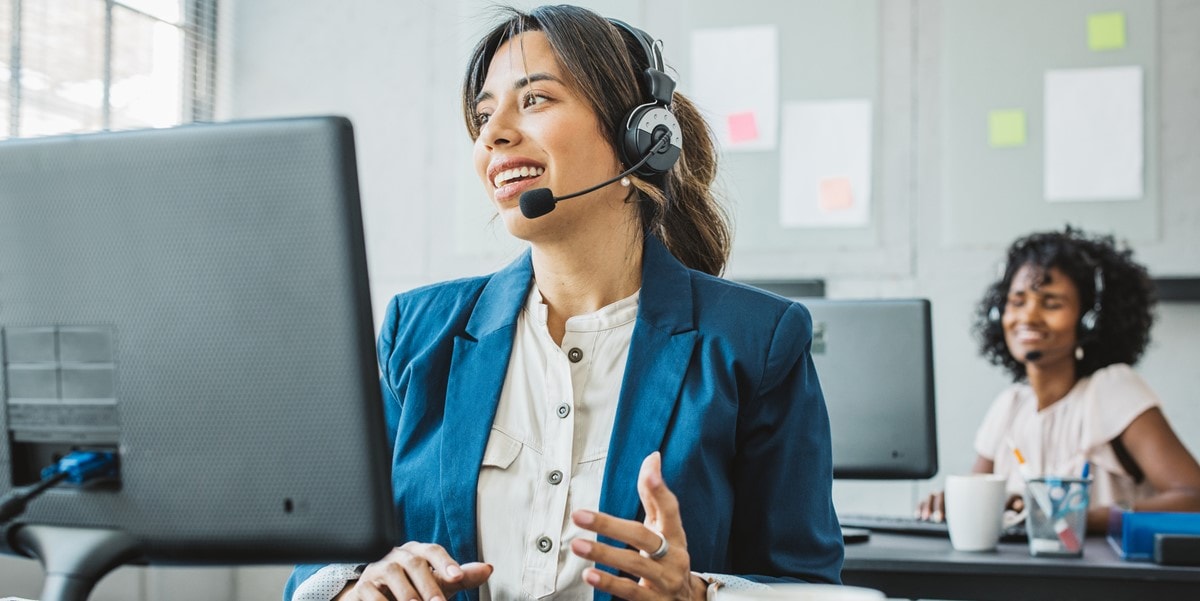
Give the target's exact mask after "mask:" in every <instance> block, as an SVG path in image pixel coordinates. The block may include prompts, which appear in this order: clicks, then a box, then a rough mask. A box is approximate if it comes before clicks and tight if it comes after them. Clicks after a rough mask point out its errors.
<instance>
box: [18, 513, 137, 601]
mask: <svg viewBox="0 0 1200 601" xmlns="http://www.w3.org/2000/svg"><path fill="white" fill-rule="evenodd" d="M12 530H13V531H12V532H10V537H11V538H10V541H11V542H12V543H13V544H12V547H13V548H14V549H16V550H19V551H20V552H21V553H24V554H26V555H29V556H30V557H34V558H36V559H37V560H38V561H39V562H41V564H42V569H43V570H45V572H46V580H45V583H44V584H43V585H42V596H41V601H86V599H87V597H88V595H89V594H90V593H91V592H92V588H94V587H95V586H96V583H97V582H99V581H100V579H101V578H103V577H104V575H105V574H108V573H109V572H110V571H112V570H113V569H115V568H117V567H118V566H120V565H122V564H124V563H126V562H128V561H130V560H133V559H136V558H138V557H139V556H141V554H142V551H141V545H140V543H138V541H137V540H136V539H134V538H133V537H132V536H129V535H128V534H125V533H124V532H120V531H118V530H103V529H99V528H71V527H65V526H42V525H38V524H14V525H13V528H12Z"/></svg>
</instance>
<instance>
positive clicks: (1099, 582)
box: [842, 532, 1200, 601]
mask: <svg viewBox="0 0 1200 601" xmlns="http://www.w3.org/2000/svg"><path fill="white" fill-rule="evenodd" d="M842 581H843V582H845V583H846V584H849V585H855V586H865V587H868V588H874V589H879V590H881V591H883V592H884V593H886V594H887V595H888V596H889V597H902V598H912V599H917V598H932V599H982V600H997V601H1001V600H1008V599H1021V600H1025V599H1029V600H1039V599H1046V600H1055V601H1058V600H1061V599H1088V600H1089V601H1090V600H1094V599H1157V600H1161V601H1166V600H1168V599H1197V598H1200V568H1190V567H1189V568H1181V567H1170V566H1160V565H1157V564H1154V563H1143V562H1127V561H1123V560H1122V559H1121V558H1119V557H1117V554H1116V552H1115V551H1113V550H1112V547H1110V546H1109V544H1108V541H1107V540H1105V539H1104V538H1102V537H1095V536H1094V537H1088V539H1087V540H1086V541H1085V542H1084V548H1083V557H1082V558H1080V559H1067V558H1045V557H1030V555H1029V547H1028V545H1026V544H1025V543H1000V547H999V548H998V549H997V550H996V551H994V552H987V553H965V552H961V551H955V550H954V549H953V548H951V547H950V540H949V539H945V538H939V537H924V536H909V535H902V534H886V533H880V532H872V533H871V539H870V540H869V541H868V542H865V543H856V544H850V545H846V561H845V564H844V565H843V567H842Z"/></svg>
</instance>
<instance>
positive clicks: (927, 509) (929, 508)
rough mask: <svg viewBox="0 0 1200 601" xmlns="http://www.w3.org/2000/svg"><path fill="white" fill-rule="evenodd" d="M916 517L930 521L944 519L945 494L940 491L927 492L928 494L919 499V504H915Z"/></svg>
mask: <svg viewBox="0 0 1200 601" xmlns="http://www.w3.org/2000/svg"><path fill="white" fill-rule="evenodd" d="M917 519H920V520H928V521H930V522H940V521H942V520H945V519H946V494H945V493H943V492H942V491H940V490H939V491H937V492H935V493H929V496H928V497H926V498H924V499H922V500H921V504H920V505H917Z"/></svg>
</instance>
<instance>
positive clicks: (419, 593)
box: [353, 542, 492, 601]
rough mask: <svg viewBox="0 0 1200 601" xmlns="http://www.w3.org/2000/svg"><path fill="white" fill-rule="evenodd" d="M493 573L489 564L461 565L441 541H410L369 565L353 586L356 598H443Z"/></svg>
mask: <svg viewBox="0 0 1200 601" xmlns="http://www.w3.org/2000/svg"><path fill="white" fill-rule="evenodd" d="M491 575H492V566H490V565H488V564H485V563H469V564H465V565H459V563H458V562H457V561H455V560H454V558H452V557H450V554H449V553H448V552H447V551H446V550H445V549H444V548H442V547H441V546H440V545H435V544H429V543H417V542H409V543H405V544H404V545H403V546H400V547H397V548H395V549H392V551H391V552H390V553H388V554H387V556H386V557H384V558H383V559H382V560H380V561H378V562H375V563H372V564H370V565H368V566H367V567H366V569H364V570H363V573H362V575H361V576H360V577H359V581H358V583H357V584H356V585H355V587H354V589H353V590H354V592H355V594H356V596H357V598H359V599H364V600H371V601H375V600H376V599H392V600H395V601H412V600H417V601H444V600H445V599H446V598H447V596H448V595H453V594H455V593H457V592H459V591H461V590H463V589H467V588H476V587H478V586H480V585H481V584H483V583H484V582H486V581H487V579H488V578H489V577H490V576H491Z"/></svg>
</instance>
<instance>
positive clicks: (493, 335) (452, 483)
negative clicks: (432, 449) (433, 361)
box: [441, 252, 533, 562]
mask: <svg viewBox="0 0 1200 601" xmlns="http://www.w3.org/2000/svg"><path fill="white" fill-rule="evenodd" d="M532 275H533V269H532V265H531V263H530V256H529V253H528V252H526V253H525V255H524V256H523V257H521V258H520V259H518V260H516V261H514V262H513V263H512V264H511V265H509V266H508V267H507V268H505V269H504V270H502V271H499V272H497V273H496V274H495V275H494V276H492V278H491V279H490V280H489V282H488V283H487V285H486V286H484V289H483V291H482V292H481V293H480V295H479V298H478V299H477V301H476V303H475V305H474V307H473V308H472V313H471V318H470V320H469V321H468V322H467V328H466V331H465V332H464V333H463V334H460V335H459V336H458V337H456V338H455V340H454V356H453V357H452V358H451V360H450V371H449V381H448V382H447V384H446V408H445V415H444V417H443V424H442V442H441V445H442V448H441V484H442V506H443V507H445V510H446V527H447V530H448V532H449V534H450V542H451V546H452V549H451V556H452V557H454V558H456V559H457V560H458V561H461V562H470V561H477V560H478V559H479V548H478V540H479V539H478V536H477V530H476V528H477V524H476V507H475V505H476V503H475V501H476V488H477V486H478V483H479V466H480V465H481V464H482V462H483V452H484V449H485V447H486V446H487V441H488V436H489V435H490V432H491V426H492V421H493V420H494V418H495V414H496V406H497V404H498V403H499V401H500V391H501V388H502V387H503V386H504V375H505V373H506V372H507V371H508V358H509V356H511V355H512V344H513V327H514V326H515V324H516V319H517V315H518V314H519V312H520V310H521V307H522V306H523V304H524V302H525V298H526V296H527V295H528V294H529V284H530V281H531V279H532Z"/></svg>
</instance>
